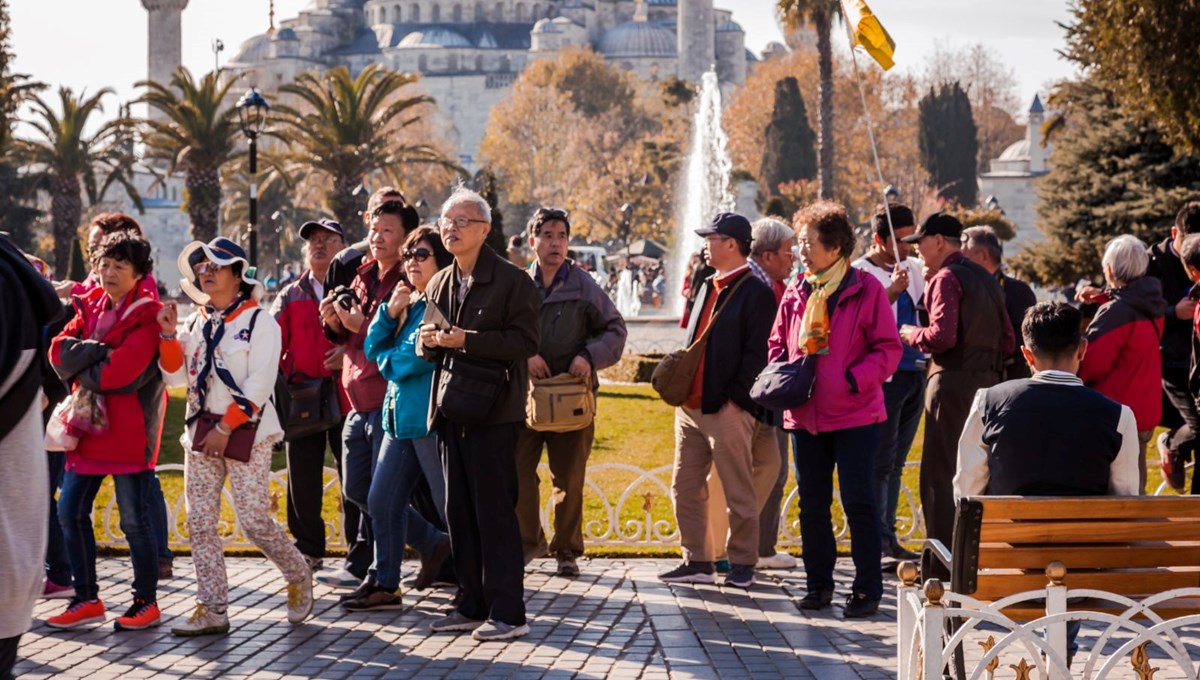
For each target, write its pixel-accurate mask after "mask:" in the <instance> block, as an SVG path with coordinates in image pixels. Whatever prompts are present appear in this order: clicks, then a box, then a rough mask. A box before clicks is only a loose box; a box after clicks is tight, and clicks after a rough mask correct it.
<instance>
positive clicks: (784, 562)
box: [754, 552, 796, 569]
mask: <svg viewBox="0 0 1200 680" xmlns="http://www.w3.org/2000/svg"><path fill="white" fill-rule="evenodd" d="M754 568H755V569H795V568H796V558H795V557H792V556H791V555H789V554H787V553H785V552H777V553H775V554H774V555H771V556H770V557H760V558H758V564H756V565H754Z"/></svg>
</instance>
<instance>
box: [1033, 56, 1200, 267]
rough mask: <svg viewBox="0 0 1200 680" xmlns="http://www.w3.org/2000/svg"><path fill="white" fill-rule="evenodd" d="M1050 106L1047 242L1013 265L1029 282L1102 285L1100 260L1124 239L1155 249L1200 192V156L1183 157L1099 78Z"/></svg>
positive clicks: (1043, 221)
mask: <svg viewBox="0 0 1200 680" xmlns="http://www.w3.org/2000/svg"><path fill="white" fill-rule="evenodd" d="M1050 104H1051V106H1052V107H1053V108H1055V109H1058V110H1060V111H1062V114H1060V116H1059V118H1057V119H1052V120H1051V121H1050V123H1049V124H1048V126H1047V127H1048V129H1050V130H1052V131H1053V134H1054V136H1053V137H1052V139H1053V141H1054V162H1053V164H1052V165H1051V169H1050V172H1049V174H1047V175H1046V176H1045V177H1043V178H1042V179H1041V180H1040V181H1039V183H1038V199H1039V202H1038V226H1039V228H1040V229H1041V231H1042V232H1043V233H1044V234H1045V236H1046V240H1044V241H1042V242H1040V243H1038V244H1037V245H1036V246H1033V247H1032V248H1031V249H1029V250H1027V251H1025V252H1023V253H1021V254H1019V255H1018V256H1017V257H1016V258H1014V259H1013V261H1012V265H1013V267H1014V268H1015V269H1017V270H1018V271H1019V272H1020V273H1021V274H1022V275H1023V276H1024V277H1026V278H1028V279H1029V280H1030V281H1032V282H1034V283H1038V284H1042V285H1054V284H1067V283H1072V282H1074V281H1077V280H1078V279H1079V278H1081V277H1088V278H1091V279H1093V280H1097V281H1099V280H1101V276H1102V271H1101V266H1100V258H1101V256H1102V255H1103V253H1104V247H1105V245H1106V244H1107V242H1108V241H1109V240H1110V239H1112V238H1114V237H1116V236H1119V235H1121V234H1133V235H1134V236H1136V237H1138V238H1140V239H1142V240H1143V241H1146V242H1147V243H1152V242H1154V241H1157V240H1159V239H1162V238H1164V237H1165V236H1166V235H1167V234H1168V233H1169V232H1170V227H1171V223H1172V221H1173V219H1174V215H1175V212H1176V211H1177V210H1178V209H1179V207H1180V206H1181V205H1182V204H1183V203H1184V202H1185V201H1188V200H1192V199H1194V198H1195V197H1196V195H1197V192H1200V158H1197V157H1194V156H1188V155H1185V154H1182V153H1179V152H1177V151H1176V150H1175V149H1174V148H1173V147H1172V146H1171V145H1170V144H1168V143H1167V142H1166V141H1165V139H1164V136H1163V134H1162V133H1161V131H1160V130H1158V129H1156V128H1155V127H1154V126H1153V125H1152V124H1149V123H1146V122H1144V121H1143V119H1142V118H1141V117H1140V116H1137V115H1131V114H1130V113H1128V112H1127V111H1125V110H1123V109H1122V108H1121V106H1120V105H1119V104H1118V100H1117V97H1116V96H1115V95H1114V94H1113V92H1112V91H1110V90H1108V89H1106V88H1104V87H1103V86H1101V85H1100V84H1099V82H1098V81H1097V80H1095V79H1090V80H1083V81H1073V82H1067V83H1065V84H1063V85H1061V86H1059V88H1058V89H1057V90H1056V91H1055V92H1054V94H1053V95H1052V96H1051V99H1050Z"/></svg>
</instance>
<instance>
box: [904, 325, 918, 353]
mask: <svg viewBox="0 0 1200 680" xmlns="http://www.w3.org/2000/svg"><path fill="white" fill-rule="evenodd" d="M918 330H920V329H919V328H918V327H916V326H910V325H908V324H904V325H903V326H901V327H900V340H902V341H903V342H904V344H906V345H908V346H910V347H911V346H912V344H913V336H914V335H915V334H916V332H917V331H918Z"/></svg>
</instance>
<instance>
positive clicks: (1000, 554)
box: [979, 541, 1200, 573]
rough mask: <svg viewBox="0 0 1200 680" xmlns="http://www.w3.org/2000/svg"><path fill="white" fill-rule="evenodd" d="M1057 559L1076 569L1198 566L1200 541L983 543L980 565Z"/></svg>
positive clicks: (1037, 564) (1037, 565)
mask: <svg viewBox="0 0 1200 680" xmlns="http://www.w3.org/2000/svg"><path fill="white" fill-rule="evenodd" d="M1055 560H1058V561H1060V562H1062V563H1063V564H1065V565H1066V566H1067V571H1068V573H1069V572H1070V571H1072V570H1075V569H1104V568H1108V569H1113V568H1122V567H1192V566H1194V567H1200V542H1175V543H1166V542H1161V541H1157V542H1153V543H1151V542H1136V543H1122V544H1114V545H1038V546H1024V545H1011V544H1008V543H984V544H981V545H980V546H979V566H980V567H981V568H984V569H996V568H1007V569H1045V567H1046V565H1047V564H1049V563H1051V562H1053V561H1055Z"/></svg>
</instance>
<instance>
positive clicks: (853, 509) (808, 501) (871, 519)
mask: <svg viewBox="0 0 1200 680" xmlns="http://www.w3.org/2000/svg"><path fill="white" fill-rule="evenodd" d="M792 449H793V450H794V451H795V456H796V479H798V480H799V485H800V540H801V541H802V542H803V544H804V571H805V573H806V575H807V578H808V590H809V592H814V591H818V590H820V591H828V592H832V591H833V590H834V582H833V567H834V564H835V563H836V562H837V539H835V538H834V536H833V516H832V513H831V506H832V505H833V470H834V468H835V467H836V468H837V473H838V482H839V484H840V488H841V496H842V507H843V508H844V509H845V511H846V521H847V522H848V523H849V524H850V556H851V557H852V558H853V560H854V583H853V585H852V586H851V588H852V589H853V591H854V592H855V593H861V594H863V595H866V596H867V597H869V598H871V599H873V600H878V599H880V598H882V597H883V572H882V570H881V569H880V566H879V511H878V509H877V508H876V505H875V489H874V485H873V483H872V481H873V479H874V475H873V463H874V460H875V452H876V451H877V450H879V426H878V425H867V426H864V427H852V428H847V429H845V430H834V431H833V432H822V433H820V434H815V435H814V434H809V433H808V432H806V431H805V430H796V431H795V432H793V433H792Z"/></svg>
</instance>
